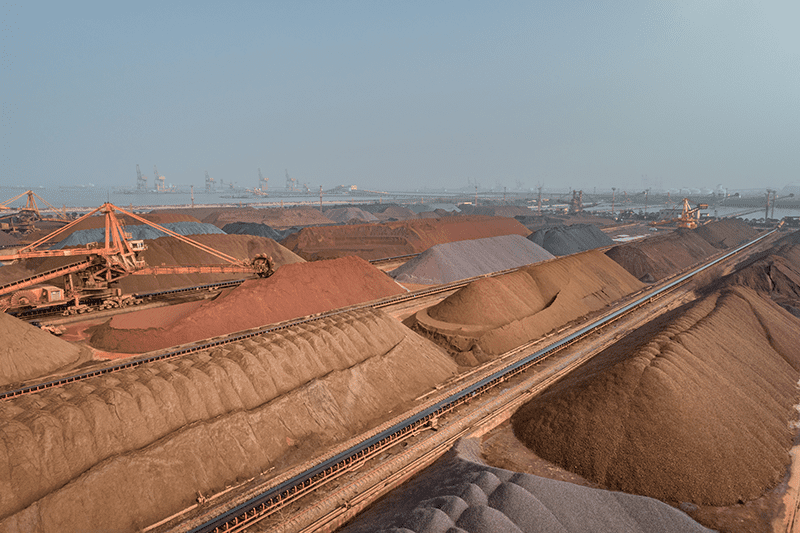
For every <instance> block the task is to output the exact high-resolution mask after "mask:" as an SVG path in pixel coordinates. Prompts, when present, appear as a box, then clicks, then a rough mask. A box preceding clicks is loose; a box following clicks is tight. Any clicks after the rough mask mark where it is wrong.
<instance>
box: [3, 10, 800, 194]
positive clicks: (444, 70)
mask: <svg viewBox="0 0 800 533" xmlns="http://www.w3.org/2000/svg"><path fill="white" fill-rule="evenodd" d="M798 20H800V5H798V4H796V3H790V2H788V1H786V2H777V1H775V2H758V3H756V2H724V1H714V2H698V3H694V2H681V3H666V2H655V1H647V2H601V3H591V4H589V3H584V4H578V3H570V4H568V5H562V4H561V3H558V2H537V3H531V2H504V3H502V4H500V5H495V4H490V3H488V2H469V1H458V2H456V1H442V2H421V1H409V2H395V3H388V2H386V3H377V2H365V1H351V2H345V1H343V2H330V3H321V2H303V1H297V2H278V1H276V2H269V3H259V2H237V3H233V4H225V5H223V4H221V3H209V2H169V3H167V4H166V5H162V4H160V3H155V2H139V3H135V4H123V5H116V4H113V5H112V4H110V3H106V2H86V1H76V2H71V3H56V2H52V3H51V2H36V1H32V2H26V3H24V4H19V3H17V4H12V3H6V4H4V5H3V23H2V33H3V57H2V63H3V69H2V84H1V86H2V88H3V89H2V93H3V111H2V130H3V142H2V150H3V154H2V158H1V159H0V184H2V185H21V186H29V187H36V186H46V187H48V186H49V187H53V186H57V185H81V184H83V185H85V184H90V183H91V184H94V185H96V186H105V187H109V186H118V187H135V186H136V164H137V163H138V164H139V165H140V166H141V169H142V172H143V174H145V175H146V176H147V177H148V178H149V183H150V184H151V185H152V183H153V165H154V164H155V165H157V166H158V170H159V172H160V174H162V175H164V176H166V179H167V183H171V184H176V185H189V184H193V185H195V187H202V186H203V183H204V172H205V171H208V172H209V174H210V175H211V176H212V177H214V178H215V179H217V180H220V179H223V180H225V182H226V183H230V182H235V183H236V184H237V185H239V186H242V187H254V186H257V185H258V174H257V169H258V168H261V170H262V172H263V174H264V176H265V177H268V178H269V179H270V187H271V188H272V187H283V184H284V181H285V180H284V172H285V169H288V172H289V174H290V175H291V176H292V177H293V178H296V179H297V180H298V183H299V184H302V183H308V185H309V186H310V187H312V189H314V190H316V188H318V187H319V185H322V186H323V187H325V188H330V187H333V186H335V185H339V184H345V185H350V184H357V185H358V186H359V187H360V188H367V189H395V190H396V189H403V188H405V189H414V188H421V187H437V186H438V187H449V188H459V187H464V186H466V185H467V183H468V180H469V182H470V183H475V182H477V183H479V184H480V185H481V186H482V187H492V186H498V187H502V186H507V187H508V188H509V189H513V188H519V187H522V188H534V187H536V186H537V185H539V184H543V185H544V186H545V187H546V188H558V187H563V188H565V189H566V187H568V186H569V187H573V188H576V189H578V188H583V189H585V190H590V189H591V188H592V187H597V188H598V189H601V188H609V187H612V186H615V187H619V188H627V189H628V190H635V189H643V188H647V187H652V188H664V189H667V188H676V189H677V188H687V187H691V188H710V189H713V188H715V187H716V186H717V185H718V184H721V185H722V187H723V188H729V189H737V188H757V187H765V188H766V187H773V188H780V187H783V186H784V185H786V184H787V183H791V182H798V181H800V173H798V170H799V169H800V153H799V152H800V151H798V149H797V146H798V145H800V98H798V96H800V95H798V87H800V35H798V32H797V31H796V24H797V21H798Z"/></svg>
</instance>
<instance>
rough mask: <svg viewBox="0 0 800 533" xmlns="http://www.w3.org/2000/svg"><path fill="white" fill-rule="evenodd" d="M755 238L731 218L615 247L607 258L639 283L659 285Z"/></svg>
mask: <svg viewBox="0 0 800 533" xmlns="http://www.w3.org/2000/svg"><path fill="white" fill-rule="evenodd" d="M755 236H756V232H755V230H753V229H752V228H751V227H750V226H748V225H747V224H745V223H744V222H743V221H741V220H739V219H730V218H729V219H724V220H720V221H718V222H712V223H710V224H706V225H705V226H700V227H699V228H697V229H694V230H689V229H678V230H676V231H674V232H670V233H667V234H661V235H656V236H654V237H650V238H648V239H644V240H639V241H633V242H629V243H626V244H622V245H619V246H615V247H614V248H612V249H610V250H609V251H608V252H606V255H608V256H609V257H610V258H612V259H613V260H614V261H616V262H617V263H619V264H620V265H622V267H623V268H625V270H627V271H628V272H630V273H631V274H633V276H634V277H636V279H639V280H644V281H656V280H660V279H663V278H666V277H668V276H670V275H672V274H675V273H677V272H680V271H681V270H683V269H685V268H688V267H690V266H692V265H694V264H696V263H697V262H699V261H701V260H703V259H705V258H707V257H710V256H712V255H714V254H715V253H717V252H719V250H720V249H724V248H729V247H732V246H736V245H738V244H741V243H743V242H745V241H747V240H750V239H753V238H754V237H755Z"/></svg>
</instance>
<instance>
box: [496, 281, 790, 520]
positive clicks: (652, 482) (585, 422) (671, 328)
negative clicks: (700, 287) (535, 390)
mask: <svg viewBox="0 0 800 533" xmlns="http://www.w3.org/2000/svg"><path fill="white" fill-rule="evenodd" d="M798 325H800V323H798V321H797V319H796V318H794V317H793V316H791V315H790V314H789V313H787V312H786V311H785V310H783V309H781V308H780V307H779V306H778V305H776V304H775V303H773V302H771V301H770V300H768V299H765V298H763V297H762V296H760V295H759V294H757V293H756V292H754V291H752V290H750V289H746V288H732V289H727V290H724V291H722V292H721V293H717V294H712V295H709V296H707V297H705V298H703V299H701V300H698V301H696V302H695V303H693V304H690V305H688V306H685V307H683V308H679V309H677V310H675V311H673V312H670V313H667V314H666V315H664V316H662V317H660V318H658V319H656V320H655V321H654V322H652V323H650V324H648V325H646V326H644V327H642V328H640V329H639V330H637V331H636V332H634V333H633V334H631V335H629V336H627V337H625V338H624V339H622V340H620V341H618V342H617V343H616V344H614V345H613V346H611V347H609V348H608V349H606V350H605V351H604V352H602V353H601V354H599V355H597V356H596V357H595V358H594V359H592V360H591V361H590V362H588V363H587V364H586V365H584V366H583V367H581V368H580V369H579V370H577V371H575V372H573V373H572V374H570V375H569V376H567V377H566V378H565V379H564V380H562V381H561V382H559V383H558V384H556V385H555V386H553V387H551V388H550V389H548V390H547V391H546V392H545V393H544V394H542V395H541V396H540V397H538V398H535V399H534V400H532V401H531V402H529V403H528V404H526V405H525V406H523V407H522V408H520V409H519V411H517V413H515V414H514V416H513V418H512V424H513V427H514V433H515V434H516V435H517V437H518V438H519V439H520V440H522V441H523V442H525V443H526V444H527V445H528V446H529V447H530V448H531V449H532V450H533V451H534V452H535V453H537V454H538V455H540V456H541V457H543V458H545V459H547V460H549V461H551V462H553V463H556V464H558V465H560V466H562V467H563V468H565V469H567V470H569V471H572V472H574V473H577V474H579V475H581V476H583V477H584V478H586V479H589V480H591V481H594V482H596V483H598V484H600V485H601V486H603V487H605V488H608V489H613V490H621V491H624V492H628V493H633V494H641V495H645V496H651V497H654V498H657V499H660V500H663V501H671V502H692V503H695V504H701V505H716V506H725V505H732V504H735V503H737V502H744V501H749V500H753V499H755V498H758V497H759V496H760V495H761V494H763V493H764V492H765V490H767V489H768V488H770V487H772V486H774V485H776V484H777V483H778V482H779V481H780V480H781V479H782V477H783V475H784V473H785V471H786V466H787V465H788V464H789V462H790V459H789V455H788V450H789V448H790V447H791V445H792V439H793V433H794V432H793V431H792V430H791V429H790V427H789V421H790V420H792V419H793V418H795V417H796V414H797V413H796V412H795V410H794V409H793V407H792V406H793V405H794V404H795V403H796V402H797V379H798V375H800V374H799V372H798V369H800V344H798V342H797V331H798Z"/></svg>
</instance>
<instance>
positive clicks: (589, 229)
mask: <svg viewBox="0 0 800 533" xmlns="http://www.w3.org/2000/svg"><path fill="white" fill-rule="evenodd" d="M528 239H530V241H531V242H534V243H536V244H538V245H539V246H541V247H542V248H544V249H545V250H547V251H548V252H550V253H551V254H553V255H570V254H577V253H578V252H584V251H586V250H593V249H594V248H602V247H603V246H611V245H613V244H614V241H612V240H611V237H609V236H608V235H606V234H605V233H603V232H602V231H601V230H600V229H599V228H598V227H597V226H593V225H591V224H573V225H571V226H564V225H561V226H551V227H548V228H543V229H540V230H538V231H536V232H534V233H531V234H530V235H528Z"/></svg>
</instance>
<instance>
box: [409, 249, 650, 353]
mask: <svg viewBox="0 0 800 533" xmlns="http://www.w3.org/2000/svg"><path fill="white" fill-rule="evenodd" d="M641 288H642V284H641V283H640V282H639V281H637V280H636V279H634V278H633V277H632V276H631V275H630V274H628V273H627V272H626V271H625V270H624V269H622V268H621V267H620V266H619V265H618V264H617V263H615V262H614V261H612V260H611V259H609V258H608V257H606V256H605V255H604V254H602V253H601V252H599V251H595V250H590V251H588V252H583V253H580V254H574V255H569V256H564V257H559V258H557V259H554V260H551V261H547V262H544V263H539V264H536V265H531V266H528V267H523V268H521V269H520V270H518V271H517V272H512V273H510V274H505V275H502V276H497V277H495V278H486V279H481V280H478V281H475V282H472V283H470V284H469V285H467V286H466V287H464V288H463V289H460V290H459V291H458V292H456V293H455V294H452V295H451V296H448V297H447V298H445V299H444V300H443V301H441V302H440V303H438V304H436V305H434V306H432V307H430V308H428V309H423V310H421V311H418V312H417V313H416V314H415V315H413V316H412V317H409V318H408V319H407V321H406V324H407V325H409V326H411V327H412V328H413V329H415V330H416V331H419V332H420V333H422V334H424V335H426V336H429V337H430V338H432V339H433V340H434V341H435V342H437V343H439V344H441V345H442V346H444V347H445V348H446V349H448V350H449V351H450V352H451V353H453V354H455V355H456V361H458V363H459V364H460V365H465V366H473V365H475V364H477V363H480V362H483V361H484V360H486V358H487V357H489V356H488V355H487V354H500V353H503V352H505V351H507V350H510V349H512V348H514V347H516V346H519V345H521V344H524V343H526V342H528V341H530V340H533V339H537V338H539V337H542V336H544V335H545V334H547V333H548V332H550V331H552V330H554V329H557V328H559V327H561V326H563V325H564V324H567V323H568V322H570V321H572V320H575V319H577V318H580V317H582V316H585V315H587V314H588V313H591V312H593V311H597V310H599V309H602V308H603V307H606V306H607V305H608V304H610V303H612V302H614V301H615V300H618V299H619V298H622V297H623V296H627V295H628V294H631V293H632V292H635V291H637V290H639V289H641Z"/></svg>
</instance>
